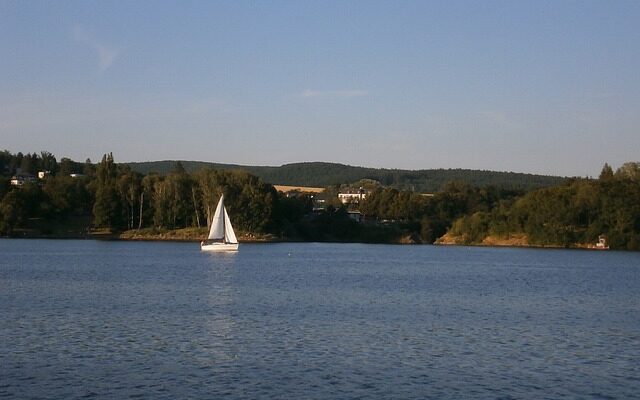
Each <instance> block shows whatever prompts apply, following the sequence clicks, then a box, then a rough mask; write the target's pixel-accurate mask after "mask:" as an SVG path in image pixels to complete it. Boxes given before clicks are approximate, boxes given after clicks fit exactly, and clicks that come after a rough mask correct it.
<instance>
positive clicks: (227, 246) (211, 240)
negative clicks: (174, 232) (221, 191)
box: [200, 196, 238, 251]
mask: <svg viewBox="0 0 640 400" xmlns="http://www.w3.org/2000/svg"><path fill="white" fill-rule="evenodd" d="M200 249H202V250H203V251H237V250H238V239H237V238H236V234H235V232H234V231H233V226H231V219H229V214H227V210H226V209H225V208H224V196H220V201H218V206H217V207H216V212H215V213H214V214H213V220H212V221H211V229H210V230H209V237H208V239H207V240H205V241H204V242H202V243H200Z"/></svg>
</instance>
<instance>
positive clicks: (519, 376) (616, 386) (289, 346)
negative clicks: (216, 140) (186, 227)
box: [0, 240, 640, 399]
mask: <svg viewBox="0 0 640 400" xmlns="http://www.w3.org/2000/svg"><path fill="white" fill-rule="evenodd" d="M0 317H1V318H0V323H1V325H0V397H4V398H20V399H28V398H43V399H44V398H55V399H73V398H101V399H102V398H113V399H123V398H146V399H176V398H190V399H215V398H223V397H224V398H231V399H262V398H275V399H423V398H433V399H441V398H456V399H457V398H474V399H483V398H485V399H498V398H500V399H510V398H513V399H543V398H547V399H559V398H582V399H603V398H619V399H628V398H638V396H640V395H639V393H640V254H639V253H620V252H591V251H565V250H527V249H490V248H467V247H434V246H376V245H337V244H335V245H334V244H269V245H248V244H244V245H241V248H240V251H239V252H238V253H237V254H204V253H201V252H200V251H199V248H198V245H197V244H191V243H189V244H184V243H132V242H98V241H44V240H43V241H40V240H0Z"/></svg>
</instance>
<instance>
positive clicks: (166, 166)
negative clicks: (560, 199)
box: [127, 161, 564, 193]
mask: <svg viewBox="0 0 640 400" xmlns="http://www.w3.org/2000/svg"><path fill="white" fill-rule="evenodd" d="M175 163H176V162H175V161H154V162H142V163H128V164H127V165H129V166H130V167H131V169H132V170H134V171H137V172H140V173H143V174H148V173H151V172H156V173H158V174H160V175H164V174H166V173H168V172H170V171H171V170H172V169H173V165H174V164H175ZM181 163H182V165H183V166H184V168H185V169H186V170H187V171H190V172H194V171H197V170H199V169H202V168H205V167H209V168H214V169H223V170H238V169H241V170H245V171H247V172H249V173H250V174H253V175H256V176H258V177H260V178H262V180H264V181H265V182H268V183H271V184H273V185H293V186H312V187H327V186H330V185H339V184H344V183H351V182H355V181H359V180H362V179H370V180H375V181H377V182H379V183H380V184H381V185H383V186H386V187H391V188H394V189H398V190H411V191H414V192H421V193H435V192H438V191H441V190H442V189H443V188H444V186H445V185H446V184H447V183H448V182H453V181H456V182H465V183H468V184H469V185H472V186H496V187H502V188H508V189H522V190H531V189H537V188H541V187H546V186H552V185H556V184H558V183H560V182H561V181H562V180H563V179H564V178H561V177H556V176H545V175H533V174H523V173H515V172H494V171H479V170H469V169H431V170H418V171H410V170H400V169H380V168H364V167H354V166H350V165H343V164H335V163H322V162H307V163H296V164H286V165H282V166H280V167H264V166H242V165H233V164H213V163H205V162H198V161H181Z"/></svg>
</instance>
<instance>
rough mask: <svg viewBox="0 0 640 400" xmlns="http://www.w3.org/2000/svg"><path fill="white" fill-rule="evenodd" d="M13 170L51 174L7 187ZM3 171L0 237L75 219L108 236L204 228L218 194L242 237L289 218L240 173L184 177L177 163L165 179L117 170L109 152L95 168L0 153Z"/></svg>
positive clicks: (264, 188) (262, 187)
mask: <svg viewBox="0 0 640 400" xmlns="http://www.w3.org/2000/svg"><path fill="white" fill-rule="evenodd" d="M42 155H45V152H43V153H42ZM46 155H47V156H49V155H50V153H46ZM51 157H52V156H51ZM24 160H28V161H24ZM67 164H68V165H67ZM18 168H20V171H21V172H22V173H35V172H36V171H39V170H45V168H48V169H46V170H47V171H49V172H50V175H48V176H46V177H45V178H44V179H42V180H40V181H37V182H27V183H25V184H23V185H21V186H13V185H10V183H9V179H10V177H11V176H12V175H14V174H16V173H17V172H18ZM0 171H2V172H3V179H1V181H2V185H1V187H0V199H1V201H0V233H2V234H4V235H12V234H13V233H14V232H15V231H16V229H20V228H24V227H25V226H27V225H28V222H29V221H34V220H35V221H41V222H42V221H64V220H68V219H70V218H79V217H86V218H88V219H89V220H90V223H91V227H92V228H94V229H99V228H102V229H107V230H111V231H123V230H129V229H142V228H149V227H153V228H158V229H178V228H184V227H207V224H208V221H210V220H211V217H212V215H213V213H214V211H215V207H216V204H217V201H218V200H219V198H220V195H221V194H223V193H224V195H225V197H226V198H227V209H228V211H229V213H230V214H231V215H233V221H234V225H235V226H237V228H238V229H239V231H241V232H243V231H244V232H255V233H267V232H270V231H274V230H277V228H278V224H279V223H280V224H281V223H284V222H286V218H287V215H288V214H290V213H287V212H286V211H283V210H282V209H281V208H282V207H279V206H281V205H284V204H285V203H284V202H282V204H281V203H280V202H279V201H278V200H279V195H278V193H277V192H276V190H275V189H274V188H273V186H271V185H268V184H266V183H264V182H263V181H262V180H261V179H259V178H258V177H256V176H253V175H250V174H249V173H247V172H244V171H221V170H212V169H202V170H199V171H197V172H195V173H191V174H189V173H187V172H186V171H185V170H184V168H183V167H182V165H181V164H180V163H179V162H178V163H176V165H175V168H174V170H173V171H171V172H170V173H169V174H167V175H164V176H161V175H158V174H148V175H142V174H140V173H138V172H135V171H133V170H132V169H131V168H130V167H128V166H127V165H124V164H116V163H115V161H114V158H113V155H112V154H105V155H104V156H103V157H102V160H101V161H100V162H99V163H98V164H96V165H93V164H91V163H90V162H89V161H88V162H87V163H85V164H78V163H73V162H72V163H69V162H66V160H64V159H63V160H61V162H60V163H58V162H57V161H55V157H53V158H52V160H51V162H49V164H45V163H44V160H43V157H42V156H41V155H37V154H35V153H34V154H32V155H22V154H21V153H19V154H16V155H13V154H10V153H8V152H6V151H5V152H3V153H2V154H0ZM76 171H80V172H76ZM71 173H74V174H75V173H77V174H78V175H76V176H74V177H72V176H71Z"/></svg>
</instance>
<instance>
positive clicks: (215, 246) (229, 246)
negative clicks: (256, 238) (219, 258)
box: [200, 243, 238, 251]
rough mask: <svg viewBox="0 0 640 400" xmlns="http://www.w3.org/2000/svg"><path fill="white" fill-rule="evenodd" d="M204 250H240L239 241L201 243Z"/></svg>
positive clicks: (201, 248)
mask: <svg viewBox="0 0 640 400" xmlns="http://www.w3.org/2000/svg"><path fill="white" fill-rule="evenodd" d="M200 250H202V251H238V243H209V244H200Z"/></svg>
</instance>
